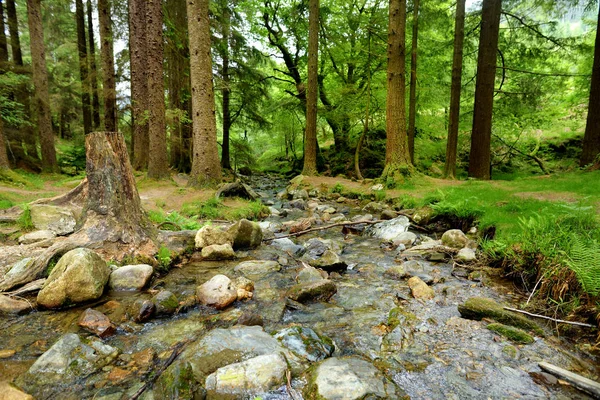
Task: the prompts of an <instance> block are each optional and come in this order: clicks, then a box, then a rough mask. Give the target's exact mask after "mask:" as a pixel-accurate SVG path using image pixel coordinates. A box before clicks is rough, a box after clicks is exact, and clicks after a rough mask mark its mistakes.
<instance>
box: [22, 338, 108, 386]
mask: <svg viewBox="0 0 600 400" xmlns="http://www.w3.org/2000/svg"><path fill="white" fill-rule="evenodd" d="M118 354H119V350H118V349H116V348H114V347H112V346H109V345H107V344H104V343H102V342H101V341H100V340H98V339H85V340H82V339H81V338H80V337H79V335H77V334H75V333H68V334H66V335H64V336H62V337H61V338H60V339H59V340H58V341H57V342H56V343H55V344H54V345H53V346H52V347H50V349H48V351H46V352H45V353H44V354H42V355H41V356H40V357H39V358H38V359H37V360H36V361H35V363H33V365H32V366H31V368H29V371H27V373H26V374H24V375H22V376H21V377H20V378H19V383H21V381H22V382H23V384H22V385H20V386H22V387H24V388H25V389H26V390H27V389H28V388H30V387H33V388H35V387H36V386H37V385H40V386H42V385H53V384H63V385H68V384H70V383H74V382H75V381H76V380H78V379H82V378H85V377H86V376H88V375H90V374H92V373H94V372H96V371H98V370H99V369H101V368H102V367H104V366H106V365H108V364H110V363H111V362H112V361H113V360H114V359H115V358H116V357H117V355H118ZM28 391H29V390H28ZM33 394H34V395H36V393H35V392H34V393H33Z"/></svg>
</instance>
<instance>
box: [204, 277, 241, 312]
mask: <svg viewBox="0 0 600 400" xmlns="http://www.w3.org/2000/svg"><path fill="white" fill-rule="evenodd" d="M237 297H238V296H237V288H236V286H235V285H234V284H233V282H232V281H231V279H229V278H228V277H226V276H225V275H215V276H213V277H212V278H211V279H210V280H208V281H207V282H204V283H203V284H202V285H200V286H198V287H197V288H196V298H197V299H198V302H200V304H203V305H205V306H211V307H215V308H216V309H217V310H221V309H223V308H225V307H227V306H229V305H230V304H231V303H233V302H234V301H235V300H236V299H237Z"/></svg>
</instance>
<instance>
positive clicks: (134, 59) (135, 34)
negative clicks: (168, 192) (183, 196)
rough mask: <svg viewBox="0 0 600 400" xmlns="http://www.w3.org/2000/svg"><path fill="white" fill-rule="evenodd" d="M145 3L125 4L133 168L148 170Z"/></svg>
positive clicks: (140, 0) (140, 1)
mask: <svg viewBox="0 0 600 400" xmlns="http://www.w3.org/2000/svg"><path fill="white" fill-rule="evenodd" d="M146 4H147V1H146V0H129V55H130V65H131V106H132V109H133V168H134V169H136V170H145V169H146V168H148V152H149V149H150V144H149V140H150V139H149V136H148V116H147V115H146V112H147V110H148V78H147V69H148V54H147V51H148V42H147V37H146Z"/></svg>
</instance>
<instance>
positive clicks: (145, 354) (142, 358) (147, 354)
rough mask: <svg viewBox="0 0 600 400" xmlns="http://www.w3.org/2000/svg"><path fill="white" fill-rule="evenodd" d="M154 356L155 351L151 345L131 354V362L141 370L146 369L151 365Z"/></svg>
mask: <svg viewBox="0 0 600 400" xmlns="http://www.w3.org/2000/svg"><path fill="white" fill-rule="evenodd" d="M154 357H156V352H155V351H154V349H153V348H151V347H148V348H147V349H144V350H142V351H138V352H137V353H134V354H132V355H131V358H132V359H133V362H134V363H135V365H136V366H137V367H138V368H139V369H140V371H142V372H145V371H148V370H149V369H150V368H151V367H152V365H153V364H154Z"/></svg>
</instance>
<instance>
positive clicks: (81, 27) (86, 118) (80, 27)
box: [75, 0, 92, 135]
mask: <svg viewBox="0 0 600 400" xmlns="http://www.w3.org/2000/svg"><path fill="white" fill-rule="evenodd" d="M84 14H85V12H84V10H83V0H75V18H76V20H77V50H78V53H79V77H80V80H81V106H82V111H83V132H84V134H86V135H87V134H88V133H90V132H91V131H92V112H91V111H92V110H91V104H90V85H89V82H90V81H89V77H88V60H87V45H86V42H85V18H84Z"/></svg>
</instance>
